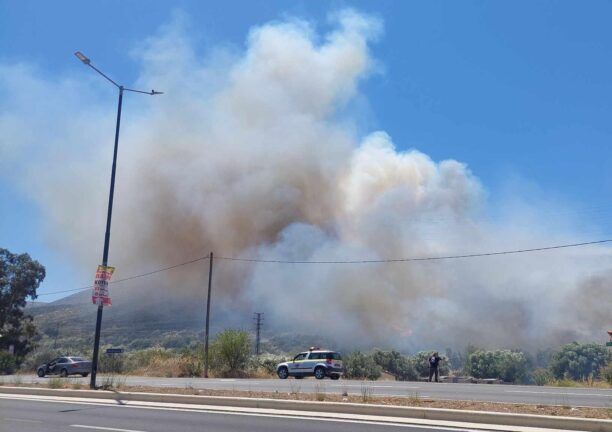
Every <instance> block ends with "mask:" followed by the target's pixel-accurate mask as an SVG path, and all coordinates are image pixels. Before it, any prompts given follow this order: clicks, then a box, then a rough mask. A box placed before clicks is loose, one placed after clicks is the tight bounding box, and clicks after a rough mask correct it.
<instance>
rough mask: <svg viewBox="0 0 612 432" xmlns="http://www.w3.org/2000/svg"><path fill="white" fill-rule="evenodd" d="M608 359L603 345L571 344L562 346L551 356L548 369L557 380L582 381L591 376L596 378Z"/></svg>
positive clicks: (608, 353) (608, 355)
mask: <svg viewBox="0 0 612 432" xmlns="http://www.w3.org/2000/svg"><path fill="white" fill-rule="evenodd" d="M610 357H611V354H610V352H609V351H608V349H607V348H606V347H605V346H603V345H598V344H595V343H585V344H580V343H578V342H573V343H571V344H567V345H563V346H562V347H561V349H560V350H559V351H557V352H555V353H554V354H553V355H552V359H551V361H550V366H549V368H550V371H551V372H552V374H553V375H554V377H555V378H557V379H561V378H571V379H576V380H584V379H586V378H588V377H591V376H592V377H595V378H598V377H599V375H600V372H601V371H602V370H603V369H604V368H605V367H606V364H607V363H608V362H610V360H611V359H610Z"/></svg>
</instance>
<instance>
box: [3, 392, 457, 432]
mask: <svg viewBox="0 0 612 432" xmlns="http://www.w3.org/2000/svg"><path fill="white" fill-rule="evenodd" d="M204 408H205V407H202V409H197V408H189V407H184V408H176V407H160V406H157V407H156V406H145V405H142V406H140V407H138V406H134V407H131V406H126V405H119V404H117V403H116V402H115V401H107V402H106V403H100V404H97V403H95V402H87V401H86V400H85V401H83V400H79V401H78V402H72V401H67V400H64V401H61V400H53V399H51V400H26V399H23V396H19V395H15V396H14V398H13V396H11V395H5V394H3V395H0V432H9V431H10V432H13V431H20V432H88V431H89V432H95V431H102V432H104V431H117V432H170V431H171V432H183V431H185V432H188V431H198V432H202V431H206V432H216V431H222V432H234V431H249V432H277V431H278V432H280V431H283V432H286V431H292V432H302V431H303V432H313V431H317V432H327V431H330V432H349V431H350V432H367V431H372V432H388V431H391V430H393V431H397V430H400V429H401V430H402V431H404V430H405V431H410V432H431V431H432V430H433V431H444V432H458V431H467V430H469V425H468V424H466V426H467V428H452V429H450V428H448V427H442V426H436V425H434V424H428V425H414V424H408V423H386V424H385V423H384V422H380V421H368V420H364V419H359V418H357V417H355V418H353V419H338V418H333V417H330V416H329V415H328V416H327V417H319V418H308V417H305V416H293V417H292V416H291V415H285V414H283V413H282V412H279V413H274V414H267V413H255V412H251V413H248V412H238V411H234V412H231V411H228V412H214V411H210V410H206V409H204ZM400 420H401V421H404V422H408V421H409V420H403V419H400ZM419 421H422V422H425V420H419ZM430 423H431V422H430Z"/></svg>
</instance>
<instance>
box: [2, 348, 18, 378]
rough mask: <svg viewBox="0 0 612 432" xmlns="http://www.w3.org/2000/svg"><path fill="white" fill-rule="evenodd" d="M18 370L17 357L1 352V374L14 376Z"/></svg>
mask: <svg viewBox="0 0 612 432" xmlns="http://www.w3.org/2000/svg"><path fill="white" fill-rule="evenodd" d="M16 368H17V362H16V361H15V356H14V355H12V354H9V353H8V352H6V351H0V374H12V373H13V372H15V369H16Z"/></svg>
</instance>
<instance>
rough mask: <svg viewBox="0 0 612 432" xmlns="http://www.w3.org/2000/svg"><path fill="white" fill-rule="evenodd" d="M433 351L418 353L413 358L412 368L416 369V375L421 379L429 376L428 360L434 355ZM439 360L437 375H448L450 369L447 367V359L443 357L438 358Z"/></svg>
mask: <svg viewBox="0 0 612 432" xmlns="http://www.w3.org/2000/svg"><path fill="white" fill-rule="evenodd" d="M434 352H435V351H434V350H431V351H419V352H418V353H417V354H416V355H415V356H414V367H415V368H416V371H417V373H418V374H419V376H421V377H427V376H429V358H430V357H431V355H432V354H433V353H434ZM440 358H441V360H440V363H439V364H438V373H439V374H440V375H448V374H449V373H450V368H449V367H448V359H447V358H446V357H444V356H440Z"/></svg>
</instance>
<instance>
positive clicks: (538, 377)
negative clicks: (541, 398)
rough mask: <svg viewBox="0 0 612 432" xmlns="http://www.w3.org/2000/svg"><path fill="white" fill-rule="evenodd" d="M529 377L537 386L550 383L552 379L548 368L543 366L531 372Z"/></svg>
mask: <svg viewBox="0 0 612 432" xmlns="http://www.w3.org/2000/svg"><path fill="white" fill-rule="evenodd" d="M531 377H532V378H533V382H534V383H535V384H536V385H539V386H543V385H546V384H548V383H550V382H551V381H552V379H553V376H552V374H551V373H550V371H549V370H548V369H543V368H540V369H536V370H534V371H533V373H532V374H531Z"/></svg>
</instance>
